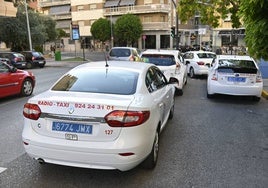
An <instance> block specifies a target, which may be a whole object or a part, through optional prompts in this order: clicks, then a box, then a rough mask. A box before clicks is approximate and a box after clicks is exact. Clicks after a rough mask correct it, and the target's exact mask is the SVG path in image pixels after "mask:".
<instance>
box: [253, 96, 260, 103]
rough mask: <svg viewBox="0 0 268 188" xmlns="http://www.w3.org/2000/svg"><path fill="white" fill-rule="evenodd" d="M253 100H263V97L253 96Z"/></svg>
mask: <svg viewBox="0 0 268 188" xmlns="http://www.w3.org/2000/svg"><path fill="white" fill-rule="evenodd" d="M252 100H253V101H255V102H259V101H260V100H261V98H260V97H257V96H253V97H252Z"/></svg>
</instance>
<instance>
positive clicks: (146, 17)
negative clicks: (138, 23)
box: [144, 16, 152, 23]
mask: <svg viewBox="0 0 268 188" xmlns="http://www.w3.org/2000/svg"><path fill="white" fill-rule="evenodd" d="M144 22H147V23H148V22H152V16H144Z"/></svg>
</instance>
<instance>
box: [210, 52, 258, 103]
mask: <svg viewBox="0 0 268 188" xmlns="http://www.w3.org/2000/svg"><path fill="white" fill-rule="evenodd" d="M262 89H263V82H262V76H261V72H260V70H259V67H258V65H257V63H256V62H255V61H254V59H253V58H251V57H250V56H236V55H218V56H217V57H216V58H215V59H214V60H213V62H212V67H211V68H210V70H209V73H208V78H207V97H208V98H211V97H213V95H214V94H225V95H238V96H253V99H254V100H255V101H259V100H260V98H261V93H262Z"/></svg>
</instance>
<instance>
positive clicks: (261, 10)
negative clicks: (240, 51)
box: [240, 0, 268, 60]
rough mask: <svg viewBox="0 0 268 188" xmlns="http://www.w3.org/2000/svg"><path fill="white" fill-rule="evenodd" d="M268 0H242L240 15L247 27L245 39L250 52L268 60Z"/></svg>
mask: <svg viewBox="0 0 268 188" xmlns="http://www.w3.org/2000/svg"><path fill="white" fill-rule="evenodd" d="M267 12H268V6H267V0H254V1H253V0H251V1H249V0H241V5H240V15H241V18H242V20H243V22H244V26H245V29H246V37H245V41H246V44H247V47H248V51H249V54H250V55H251V56H253V57H255V58H257V59H260V58H263V59H265V60H268V32H267V31H268V13H267Z"/></svg>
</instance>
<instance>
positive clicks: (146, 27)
mask: <svg viewBox="0 0 268 188" xmlns="http://www.w3.org/2000/svg"><path fill="white" fill-rule="evenodd" d="M142 27H143V31H150V30H154V31H155V30H170V27H171V26H170V23H168V22H148V23H142Z"/></svg>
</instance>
